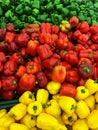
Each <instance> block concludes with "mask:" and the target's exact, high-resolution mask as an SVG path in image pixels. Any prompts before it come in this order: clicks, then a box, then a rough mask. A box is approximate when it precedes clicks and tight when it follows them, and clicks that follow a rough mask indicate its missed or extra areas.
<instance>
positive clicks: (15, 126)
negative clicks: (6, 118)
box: [9, 123, 29, 130]
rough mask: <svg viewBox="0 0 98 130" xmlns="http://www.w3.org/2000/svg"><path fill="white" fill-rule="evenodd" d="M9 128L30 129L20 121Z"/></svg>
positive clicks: (10, 129) (15, 129)
mask: <svg viewBox="0 0 98 130" xmlns="http://www.w3.org/2000/svg"><path fill="white" fill-rule="evenodd" d="M9 130H29V128H28V127H27V126H26V125H23V124H20V123H12V124H11V125H10V127H9Z"/></svg>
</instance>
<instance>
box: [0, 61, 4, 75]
mask: <svg viewBox="0 0 98 130" xmlns="http://www.w3.org/2000/svg"><path fill="white" fill-rule="evenodd" d="M2 72H3V63H1V62H0V73H2Z"/></svg>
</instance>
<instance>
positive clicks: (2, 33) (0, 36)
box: [0, 28, 6, 42]
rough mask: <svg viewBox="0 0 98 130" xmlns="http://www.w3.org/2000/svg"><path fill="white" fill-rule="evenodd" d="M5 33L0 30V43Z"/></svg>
mask: <svg viewBox="0 0 98 130" xmlns="http://www.w3.org/2000/svg"><path fill="white" fill-rule="evenodd" d="M5 33H6V31H5V30H4V29H3V28H0V42H2V41H4V38H5Z"/></svg>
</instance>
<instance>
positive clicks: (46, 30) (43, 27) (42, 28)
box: [40, 22, 51, 33]
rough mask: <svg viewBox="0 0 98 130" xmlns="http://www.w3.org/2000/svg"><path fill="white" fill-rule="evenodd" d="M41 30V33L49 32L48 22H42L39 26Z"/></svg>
mask: <svg viewBox="0 0 98 130" xmlns="http://www.w3.org/2000/svg"><path fill="white" fill-rule="evenodd" d="M40 28H41V32H42V33H51V25H50V23H44V22H43V23H42V24H41V26H40Z"/></svg>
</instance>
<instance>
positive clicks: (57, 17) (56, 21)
mask: <svg viewBox="0 0 98 130" xmlns="http://www.w3.org/2000/svg"><path fill="white" fill-rule="evenodd" d="M50 18H51V21H52V23H53V24H54V25H59V23H60V22H61V21H62V19H63V18H62V15H58V14H56V13H53V12H52V13H51V16H50Z"/></svg>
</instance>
